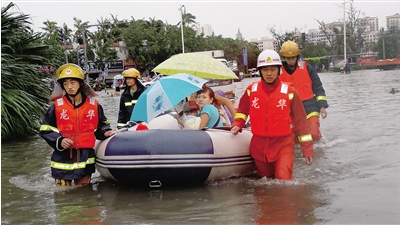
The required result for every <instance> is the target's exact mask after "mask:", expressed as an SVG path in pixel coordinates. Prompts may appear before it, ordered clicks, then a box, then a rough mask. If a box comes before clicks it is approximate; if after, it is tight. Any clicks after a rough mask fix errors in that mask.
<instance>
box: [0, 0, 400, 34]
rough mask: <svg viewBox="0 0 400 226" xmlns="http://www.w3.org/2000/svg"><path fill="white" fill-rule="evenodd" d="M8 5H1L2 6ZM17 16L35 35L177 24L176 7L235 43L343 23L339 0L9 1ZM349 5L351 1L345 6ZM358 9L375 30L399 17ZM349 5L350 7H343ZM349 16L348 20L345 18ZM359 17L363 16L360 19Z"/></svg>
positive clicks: (391, 5) (385, 0) (396, 7)
mask: <svg viewBox="0 0 400 226" xmlns="http://www.w3.org/2000/svg"><path fill="white" fill-rule="evenodd" d="M9 2H10V1H2V6H6V5H7V4H8V3H9ZM13 2H14V3H15V4H16V5H17V6H18V8H19V11H20V12H22V13H25V14H29V15H30V16H31V18H32V20H33V23H34V26H33V28H34V30H35V31H42V30H41V29H40V27H43V26H44V25H43V22H44V21H46V20H50V21H55V22H57V23H58V26H62V24H63V23H66V24H67V25H68V26H69V27H70V28H71V29H72V30H74V27H73V24H74V21H73V17H77V18H79V19H81V20H82V21H89V24H97V20H100V18H101V17H103V19H105V18H111V14H112V15H114V16H117V18H118V19H119V20H122V19H128V20H130V19H131V17H133V18H135V19H136V20H137V19H146V20H149V18H155V19H157V20H162V21H163V22H164V23H166V22H167V23H168V24H177V23H178V22H179V20H180V11H179V8H180V5H181V4H182V5H184V6H185V8H186V12H187V13H191V14H193V15H194V16H196V21H197V22H199V23H200V24H201V25H204V24H211V25H212V27H213V30H214V32H215V34H216V35H222V36H223V37H231V38H235V36H236V34H237V31H238V29H240V31H241V32H242V34H243V36H244V38H245V39H246V40H250V39H251V38H261V37H264V36H267V37H271V35H270V33H269V31H268V27H272V26H275V28H276V30H277V31H281V32H282V33H283V32H285V31H293V30H294V28H295V27H297V28H298V29H300V30H301V31H302V32H307V31H308V30H309V29H315V28H318V23H317V21H316V19H317V20H319V21H324V22H325V23H330V22H334V21H339V20H340V21H343V0H336V1H335V0H320V1H314V0H309V1H302V0H292V1H285V0H282V1H235V0H229V1H154V0H148V1H118V0H116V1H78V0H76V1H34V0H24V1H21V0H16V1H13ZM347 2H349V0H348V1H347ZM353 4H354V6H355V8H356V9H357V10H360V11H361V12H362V13H365V14H364V15H365V16H370V17H378V19H379V27H386V16H392V15H394V14H396V13H400V0H390V1H389V0H377V1H371V0H362V1H361V0H360V1H359V0H354V3H353ZM346 5H347V6H348V5H349V4H346ZM346 17H347V15H346ZM360 17H363V15H361V16H360Z"/></svg>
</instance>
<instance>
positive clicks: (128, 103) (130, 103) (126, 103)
mask: <svg viewBox="0 0 400 226" xmlns="http://www.w3.org/2000/svg"><path fill="white" fill-rule="evenodd" d="M136 102H137V100H132V101H130V102H125V107H127V106H132V105H133V104H136Z"/></svg>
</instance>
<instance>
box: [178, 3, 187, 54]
mask: <svg viewBox="0 0 400 226" xmlns="http://www.w3.org/2000/svg"><path fill="white" fill-rule="evenodd" d="M183 7H185V5H181V7H180V8H179V11H180V12H181V37H182V53H185V42H184V41H183V13H182V8H183ZM185 11H186V8H185Z"/></svg>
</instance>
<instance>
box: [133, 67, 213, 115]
mask: <svg viewBox="0 0 400 226" xmlns="http://www.w3.org/2000/svg"><path fill="white" fill-rule="evenodd" d="M206 82H207V80H205V79H201V78H198V77H196V76H193V75H190V74H185V73H179V74H175V75H171V76H167V77H163V78H160V79H159V80H157V81H156V82H155V83H154V84H152V85H151V86H150V87H148V88H147V89H146V90H145V91H144V92H143V93H142V94H141V95H140V97H139V99H138V101H137V103H136V105H135V108H134V109H133V112H132V115H131V121H144V122H149V121H150V120H152V119H153V118H155V117H157V116H158V115H159V114H161V113H163V112H165V111H167V110H170V109H171V108H174V107H175V106H176V105H177V104H179V102H181V101H182V100H183V99H184V98H185V97H187V96H189V95H190V94H192V93H194V92H196V91H198V90H200V89H201V88H202V86H203V84H204V83H206Z"/></svg>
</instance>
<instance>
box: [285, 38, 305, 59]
mask: <svg viewBox="0 0 400 226" xmlns="http://www.w3.org/2000/svg"><path fill="white" fill-rule="evenodd" d="M300 53H301V51H300V48H299V46H298V45H297V44H296V43H295V42H293V41H286V42H284V43H283V45H282V47H281V56H283V57H295V56H298V55H300Z"/></svg>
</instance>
